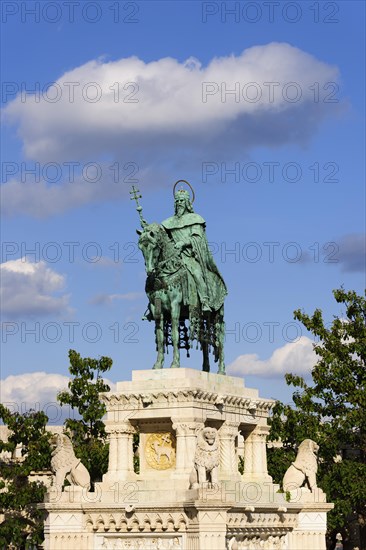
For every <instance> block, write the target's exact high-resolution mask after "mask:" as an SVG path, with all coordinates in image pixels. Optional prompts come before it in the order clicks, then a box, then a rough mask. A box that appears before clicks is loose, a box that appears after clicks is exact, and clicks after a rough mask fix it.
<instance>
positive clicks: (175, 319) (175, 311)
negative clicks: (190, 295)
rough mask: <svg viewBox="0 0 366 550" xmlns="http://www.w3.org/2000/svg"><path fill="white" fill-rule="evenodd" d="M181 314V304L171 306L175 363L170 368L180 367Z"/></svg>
mask: <svg viewBox="0 0 366 550" xmlns="http://www.w3.org/2000/svg"><path fill="white" fill-rule="evenodd" d="M179 313H180V302H179V301H177V302H176V303H172V304H171V317H172V342H173V361H172V364H171V365H170V368H176V367H180V355H179Z"/></svg>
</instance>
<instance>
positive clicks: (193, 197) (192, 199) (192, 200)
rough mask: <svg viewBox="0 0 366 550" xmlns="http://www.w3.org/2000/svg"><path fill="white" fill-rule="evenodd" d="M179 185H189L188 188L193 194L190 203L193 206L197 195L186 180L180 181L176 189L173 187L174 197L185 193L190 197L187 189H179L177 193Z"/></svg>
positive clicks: (175, 185)
mask: <svg viewBox="0 0 366 550" xmlns="http://www.w3.org/2000/svg"><path fill="white" fill-rule="evenodd" d="M178 183H185V184H186V185H188V187H189V188H190V190H191V192H192V198H191V199H190V201H191V204H193V203H194V199H195V198H196V195H195V193H194V190H193V187H192V185H191V184H190V183H189V182H188V181H186V180H178V181H176V182H175V184H174V187H173V196H174V198H176V197H177V195H178V193H185V194H186V193H187V194H188V196H189V192H188V191H187V190H186V189H179V190H178V191H177V192H176V191H175V190H176V188H177V185H178Z"/></svg>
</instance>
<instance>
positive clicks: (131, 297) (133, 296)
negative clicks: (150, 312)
mask: <svg viewBox="0 0 366 550" xmlns="http://www.w3.org/2000/svg"><path fill="white" fill-rule="evenodd" d="M142 296H145V294H143V293H142V292H127V293H126V294H98V295H97V296H94V297H93V298H92V299H91V301H90V303H92V304H95V305H98V306H99V305H111V304H113V303H114V302H116V301H118V300H124V301H128V302H134V301H136V300H139V299H140V298H141V297H142Z"/></svg>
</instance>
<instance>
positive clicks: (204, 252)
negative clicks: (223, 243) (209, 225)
mask: <svg viewBox="0 0 366 550" xmlns="http://www.w3.org/2000/svg"><path fill="white" fill-rule="evenodd" d="M161 225H162V226H163V227H164V229H165V230H166V231H167V233H168V235H169V237H170V238H171V239H172V240H173V241H174V243H178V242H182V243H184V244H185V245H188V246H185V247H184V248H183V251H182V260H183V263H184V265H185V267H186V269H187V272H188V275H189V282H188V287H189V289H190V290H194V291H195V292H194V293H192V292H191V291H189V297H188V299H186V300H185V301H186V305H189V306H196V305H197V303H196V300H197V294H198V295H199V297H200V299H201V301H202V296H201V295H200V294H201V293H202V287H203V285H199V286H201V288H196V286H197V285H196V282H195V276H194V273H196V274H197V272H198V273H199V274H200V276H202V278H203V280H204V281H205V283H206V287H207V298H208V304H209V306H210V308H211V309H212V310H213V311H217V310H219V309H220V307H221V306H222V305H223V303H224V300H225V296H226V295H227V289H226V285H225V282H224V280H223V278H222V276H221V274H220V272H219V270H218V269H217V266H216V264H215V262H214V259H213V257H212V254H211V252H210V250H209V248H208V243H207V238H206V232H205V226H206V222H205V220H204V219H203V218H202V217H201V216H200V215H199V214H195V213H187V214H183V216H181V217H178V216H172V217H171V218H168V219H166V220H164V221H163V222H162V224H161ZM196 277H197V275H196ZM194 294H195V295H196V296H194Z"/></svg>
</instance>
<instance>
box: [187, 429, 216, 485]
mask: <svg viewBox="0 0 366 550" xmlns="http://www.w3.org/2000/svg"><path fill="white" fill-rule="evenodd" d="M219 464H220V449H219V437H218V432H217V430H216V428H203V430H201V431H200V433H199V434H198V438H197V446H196V452H195V455H194V469H193V471H192V473H191V476H190V479H189V481H190V487H191V488H192V489H198V488H199V485H200V484H202V483H205V482H207V481H208V482H209V483H210V484H213V483H217V481H218V467H219Z"/></svg>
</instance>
